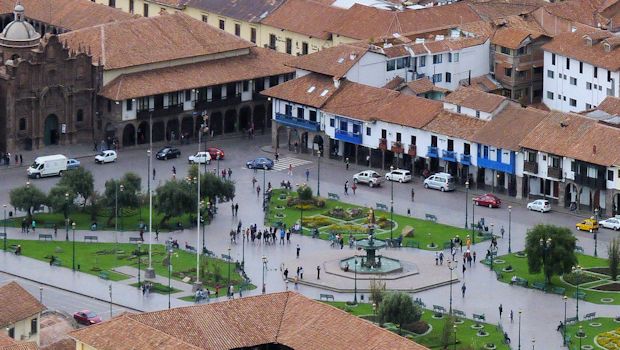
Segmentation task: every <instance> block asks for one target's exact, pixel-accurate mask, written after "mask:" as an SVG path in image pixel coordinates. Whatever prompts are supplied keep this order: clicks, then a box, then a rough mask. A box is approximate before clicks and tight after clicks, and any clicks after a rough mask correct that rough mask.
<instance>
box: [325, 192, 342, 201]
mask: <svg viewBox="0 0 620 350" xmlns="http://www.w3.org/2000/svg"><path fill="white" fill-rule="evenodd" d="M327 199H333V200H337V201H339V200H340V196H339V195H337V194H335V193H331V192H330V193H327Z"/></svg>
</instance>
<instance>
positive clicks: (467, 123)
mask: <svg viewBox="0 0 620 350" xmlns="http://www.w3.org/2000/svg"><path fill="white" fill-rule="evenodd" d="M486 123H487V121H485V120H482V119H478V118H474V117H469V116H466V115H463V114H458V113H452V112H449V111H446V110H442V111H441V112H440V113H439V114H437V116H436V117H435V118H433V120H431V121H430V122H429V123H428V124H426V126H424V128H423V129H424V130H427V131H430V132H434V133H438V134H441V135H446V136H449V137H456V138H460V139H464V140H471V139H472V137H473V136H474V135H475V134H476V133H477V132H478V131H479V130H480V129H481V128H482V127H484V126H485V124H486Z"/></svg>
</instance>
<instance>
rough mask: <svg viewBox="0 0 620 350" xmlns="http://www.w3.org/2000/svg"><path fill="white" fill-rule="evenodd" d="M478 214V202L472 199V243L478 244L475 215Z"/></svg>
mask: <svg viewBox="0 0 620 350" xmlns="http://www.w3.org/2000/svg"><path fill="white" fill-rule="evenodd" d="M475 216H476V202H475V201H474V199H473V198H472V201H471V244H476V232H475V231H474V217H475Z"/></svg>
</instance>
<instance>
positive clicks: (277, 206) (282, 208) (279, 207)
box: [274, 205, 286, 210]
mask: <svg viewBox="0 0 620 350" xmlns="http://www.w3.org/2000/svg"><path fill="white" fill-rule="evenodd" d="M274 208H275V209H276V210H284V209H286V208H285V207H283V206H281V205H276V206H275V207H274Z"/></svg>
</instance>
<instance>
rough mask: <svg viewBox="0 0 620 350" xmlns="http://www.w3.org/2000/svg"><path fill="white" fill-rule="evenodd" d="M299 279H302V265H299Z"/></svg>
mask: <svg viewBox="0 0 620 350" xmlns="http://www.w3.org/2000/svg"><path fill="white" fill-rule="evenodd" d="M299 279H302V280H303V279H304V268H303V267H301V266H300V267H299Z"/></svg>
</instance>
